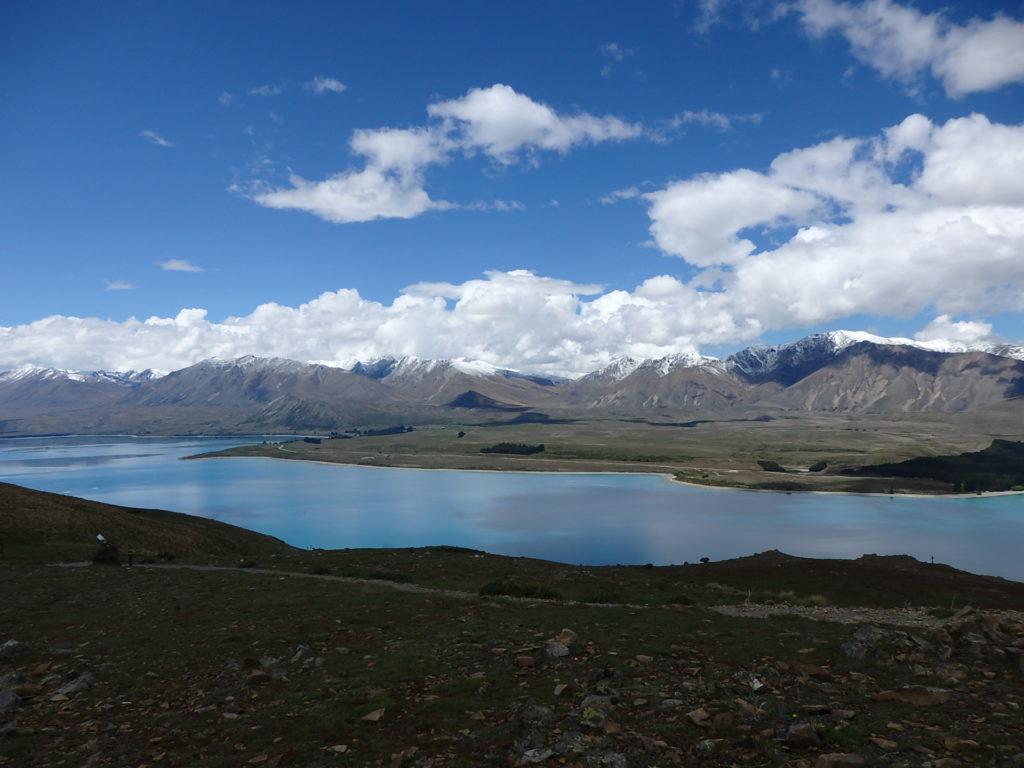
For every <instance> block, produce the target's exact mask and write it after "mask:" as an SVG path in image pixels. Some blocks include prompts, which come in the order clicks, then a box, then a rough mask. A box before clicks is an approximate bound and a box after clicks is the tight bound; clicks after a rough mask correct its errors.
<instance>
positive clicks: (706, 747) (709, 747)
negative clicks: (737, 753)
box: [693, 739, 725, 755]
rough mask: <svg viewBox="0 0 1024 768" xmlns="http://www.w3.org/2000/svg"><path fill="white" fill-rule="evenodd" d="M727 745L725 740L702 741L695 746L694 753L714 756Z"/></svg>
mask: <svg viewBox="0 0 1024 768" xmlns="http://www.w3.org/2000/svg"><path fill="white" fill-rule="evenodd" d="M724 743H725V741H724V740H723V739H701V740H700V741H698V742H697V743H696V744H694V745H693V751H694V752H697V753H698V754H702V755H712V754H714V753H715V752H717V751H718V750H719V748H721V746H722V745H723V744H724Z"/></svg>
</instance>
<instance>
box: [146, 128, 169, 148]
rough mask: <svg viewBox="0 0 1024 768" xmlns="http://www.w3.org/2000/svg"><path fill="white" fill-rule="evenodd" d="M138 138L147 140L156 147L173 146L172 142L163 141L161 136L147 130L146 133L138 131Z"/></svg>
mask: <svg viewBox="0 0 1024 768" xmlns="http://www.w3.org/2000/svg"><path fill="white" fill-rule="evenodd" d="M139 136H141V137H142V138H144V139H149V140H150V141H151V142H153V143H154V144H156V145H157V146H158V147H173V146H174V143H173V142H170V141H168V140H167V139H165V138H164V137H163V136H161V135H160V134H159V133H156V132H155V131H148V130H147V131H140V132H139Z"/></svg>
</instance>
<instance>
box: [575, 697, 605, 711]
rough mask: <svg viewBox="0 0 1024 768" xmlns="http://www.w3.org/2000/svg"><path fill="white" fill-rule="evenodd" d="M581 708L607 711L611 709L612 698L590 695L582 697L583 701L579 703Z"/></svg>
mask: <svg viewBox="0 0 1024 768" xmlns="http://www.w3.org/2000/svg"><path fill="white" fill-rule="evenodd" d="M580 706H581V707H594V708H595V709H603V710H606V711H607V710H609V709H611V708H612V697H611V696H598V695H597V694H593V693H592V694H590V695H589V696H586V697H584V699H583V701H582V702H580Z"/></svg>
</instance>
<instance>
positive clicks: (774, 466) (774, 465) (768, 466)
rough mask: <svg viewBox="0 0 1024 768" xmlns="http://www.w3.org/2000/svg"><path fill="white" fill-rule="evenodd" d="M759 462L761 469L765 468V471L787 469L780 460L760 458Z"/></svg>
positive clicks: (782, 470) (783, 470)
mask: <svg viewBox="0 0 1024 768" xmlns="http://www.w3.org/2000/svg"><path fill="white" fill-rule="evenodd" d="M757 463H758V464H759V465H760V467H761V469H763V470H764V471H765V472H785V471H786V469H785V468H784V467H783V466H782V465H781V464H779V462H777V461H771V460H770V459H758V460H757Z"/></svg>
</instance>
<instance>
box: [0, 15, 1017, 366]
mask: <svg viewBox="0 0 1024 768" xmlns="http://www.w3.org/2000/svg"><path fill="white" fill-rule="evenodd" d="M0 88H2V92H3V94H4V104H5V107H4V115H5V116H4V117H3V119H2V120H0V164H2V167H3V168H4V176H3V184H2V186H0V195H2V201H0V202H2V205H0V268H2V275H3V284H4V288H5V290H4V292H3V294H4V301H3V303H2V304H0V369H4V368H11V367H16V366H19V365H24V364H35V365H44V366H51V365H52V366H59V367H67V368H76V369H100V368H104V369H122V370H124V369H130V368H135V369H141V368H147V367H154V368H162V369H174V368H179V367H182V366H184V365H187V364H189V363H192V362H196V361H198V360H200V359H203V358H207V357H212V356H217V357H236V356H240V355H243V354H257V355H278V356H283V357H293V358H297V359H302V360H311V361H312V360H316V361H321V362H327V363H333V364H347V363H349V362H351V361H353V360H356V359H368V358H372V357H377V356H381V355H389V354H390V355H407V354H412V355H418V356H421V357H452V358H466V359H481V360H485V361H486V362H490V363H493V364H496V365H504V366H509V367H513V368H519V369H526V370H534V371H546V372H550V373H558V374H567V375H575V374H579V373H583V372H586V371H588V370H592V369H594V368H596V367H598V366H599V365H602V364H604V363H606V362H608V361H610V360H611V359H614V358H615V357H618V356H621V355H631V356H634V357H658V356H662V355H665V354H668V353H671V352H677V351H695V350H700V351H702V352H705V353H708V354H716V355H722V354H727V353H728V352H730V351H733V350H735V349H738V348H741V347H743V346H746V345H747V344H749V343H753V342H756V341H766V342H769V343H778V342H782V341H788V340H792V339H795V338H798V337H799V336H802V335H804V334H805V333H807V332H812V331H820V330H830V329H835V328H851V329H859V330H868V331H872V332H875V333H879V334H882V335H891V336H906V337H914V336H916V337H918V338H921V339H929V338H937V337H951V338H957V339H960V340H964V341H988V340H999V339H1002V340H1006V341H1010V342H1015V343H1021V342H1024V321H1022V313H1024V182H1022V181H1021V179H1024V125H1022V121H1024V3H1021V2H1002V3H997V2H980V1H977V2H970V3H937V2H924V1H923V0H922V1H918V2H909V0H904V2H895V1H889V0H874V1H873V2H866V3H856V2H839V1H838V0H797V1H796V2H786V3H783V2H768V1H767V0H765V1H764V2H740V1H739V0H692V1H690V2H645V3H639V4H637V3H634V4H626V3H621V2H560V3H551V2H523V3H515V4H509V5H507V6H504V7H499V6H498V4H494V3H474V2H448V3H413V2H403V3H399V2H380V3H375V4H359V5H356V4H350V3H308V2H306V3H304V2H294V3H289V4H287V5H285V4H281V3H265V2H247V3H228V2H224V3H199V2H187V1H186V2H176V3H168V4H162V5H158V4H155V3H128V2H107V3H78V4H58V3H53V2H20V1H17V0H15V1H14V2H8V3H5V4H3V7H2V8H0Z"/></svg>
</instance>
